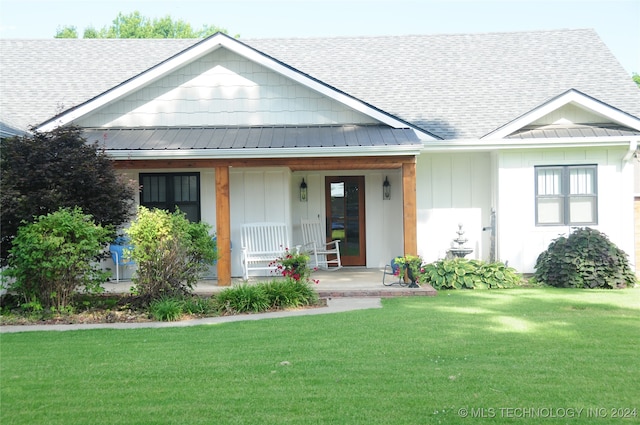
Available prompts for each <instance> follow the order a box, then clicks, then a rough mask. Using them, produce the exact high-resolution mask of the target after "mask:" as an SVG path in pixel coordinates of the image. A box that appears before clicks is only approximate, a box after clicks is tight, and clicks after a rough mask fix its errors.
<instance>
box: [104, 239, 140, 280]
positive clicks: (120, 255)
mask: <svg viewBox="0 0 640 425" xmlns="http://www.w3.org/2000/svg"><path fill="white" fill-rule="evenodd" d="M132 250H133V245H131V244H129V241H128V239H126V238H122V237H119V238H116V240H115V241H113V243H112V244H110V245H109V252H110V253H111V259H112V260H113V264H114V265H115V266H116V282H118V283H119V282H120V267H126V266H132V265H134V264H135V262H134V261H133V259H132V258H131V251H132Z"/></svg>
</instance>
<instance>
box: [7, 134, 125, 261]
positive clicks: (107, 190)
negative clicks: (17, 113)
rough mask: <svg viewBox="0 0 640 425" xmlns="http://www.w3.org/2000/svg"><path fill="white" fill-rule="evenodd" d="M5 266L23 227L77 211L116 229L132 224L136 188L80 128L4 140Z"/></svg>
mask: <svg viewBox="0 0 640 425" xmlns="http://www.w3.org/2000/svg"><path fill="white" fill-rule="evenodd" d="M0 185H1V188H0V210H1V211H2V214H1V218H0V221H1V222H0V238H1V241H2V243H1V246H2V249H1V257H0V258H1V261H2V264H3V265H4V264H6V259H7V256H8V252H9V249H10V248H11V242H12V240H13V238H14V237H15V236H16V234H17V232H18V227H20V226H22V223H23V221H27V222H33V219H34V217H39V216H41V215H44V214H48V213H52V212H55V211H57V210H58V209H60V208H74V207H76V206H79V207H80V208H82V211H84V213H85V214H91V216H92V217H93V219H94V220H95V221H96V223H99V224H101V225H102V226H104V227H105V228H111V229H115V228H116V227H117V226H118V225H120V224H121V223H124V222H126V221H128V220H129V218H130V216H131V213H132V212H133V211H134V210H133V199H134V193H135V192H134V189H135V186H134V185H132V184H131V183H130V182H128V181H126V180H125V179H123V178H122V177H121V176H120V175H119V174H118V173H117V172H116V171H115V169H114V167H113V161H112V160H111V159H110V158H109V157H108V156H107V155H106V154H105V152H104V150H102V149H101V148H100V146H99V145H98V144H97V143H94V144H89V143H87V140H86V139H84V138H83V137H82V131H81V129H79V128H77V127H62V128H59V129H56V130H54V131H52V132H49V133H38V132H36V133H35V134H33V135H29V136H24V137H13V138H10V139H3V140H2V148H1V149H0Z"/></svg>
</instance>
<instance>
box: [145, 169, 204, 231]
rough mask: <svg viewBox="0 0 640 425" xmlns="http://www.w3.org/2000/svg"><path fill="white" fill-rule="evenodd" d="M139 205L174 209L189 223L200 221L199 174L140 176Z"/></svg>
mask: <svg viewBox="0 0 640 425" xmlns="http://www.w3.org/2000/svg"><path fill="white" fill-rule="evenodd" d="M140 185H141V186H142V192H141V193H140V205H142V206H145V207H147V208H158V209H162V210H168V211H171V212H173V211H175V210H176V207H177V208H180V211H182V212H184V213H185V214H186V215H187V218H188V219H189V221H192V222H198V221H200V174H199V173H172V174H140Z"/></svg>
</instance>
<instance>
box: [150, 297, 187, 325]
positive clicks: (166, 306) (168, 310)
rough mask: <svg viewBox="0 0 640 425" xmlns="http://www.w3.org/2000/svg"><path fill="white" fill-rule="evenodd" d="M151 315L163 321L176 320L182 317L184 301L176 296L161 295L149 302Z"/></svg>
mask: <svg viewBox="0 0 640 425" xmlns="http://www.w3.org/2000/svg"><path fill="white" fill-rule="evenodd" d="M149 313H150V314H151V316H152V317H153V318H154V319H155V320H158V321H161V322H175V321H176V320H179V319H180V317H182V301H181V300H180V299H177V298H174V297H161V298H159V299H157V300H153V301H151V304H149Z"/></svg>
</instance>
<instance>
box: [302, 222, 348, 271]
mask: <svg viewBox="0 0 640 425" xmlns="http://www.w3.org/2000/svg"><path fill="white" fill-rule="evenodd" d="M302 239H303V242H304V245H303V247H302V250H303V251H307V252H308V253H309V254H310V255H311V256H312V257H313V259H314V262H315V267H318V268H323V269H327V270H338V269H339V268H341V267H342V262H341V260H340V241H339V240H334V241H331V242H327V237H326V234H325V229H324V226H323V225H322V223H320V221H319V220H305V219H304V218H303V219H302ZM329 256H332V257H334V258H331V259H330V258H329ZM330 266H333V267H330Z"/></svg>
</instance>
